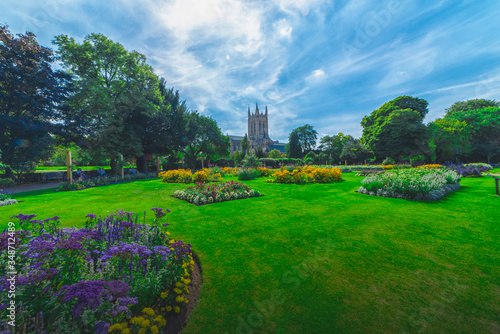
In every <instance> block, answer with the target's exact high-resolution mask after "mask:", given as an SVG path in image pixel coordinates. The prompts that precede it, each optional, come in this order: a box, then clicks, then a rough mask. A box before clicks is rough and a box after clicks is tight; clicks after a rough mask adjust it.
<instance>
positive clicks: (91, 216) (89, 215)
mask: <svg viewBox="0 0 500 334" xmlns="http://www.w3.org/2000/svg"><path fill="white" fill-rule="evenodd" d="M85 217H89V218H90V219H96V218H97V215H94V214H93V213H89V214H88V215H86V216H85Z"/></svg>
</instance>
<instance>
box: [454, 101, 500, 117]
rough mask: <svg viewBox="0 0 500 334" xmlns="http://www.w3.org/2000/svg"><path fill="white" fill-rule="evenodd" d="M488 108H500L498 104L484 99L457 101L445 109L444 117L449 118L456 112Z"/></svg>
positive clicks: (499, 103)
mask: <svg viewBox="0 0 500 334" xmlns="http://www.w3.org/2000/svg"><path fill="white" fill-rule="evenodd" d="M488 107H497V108H499V107H500V102H498V101H495V100H486V99H472V100H467V101H458V102H455V103H453V104H452V105H451V107H449V108H446V109H445V112H446V114H445V116H446V117H450V116H451V115H453V114H454V113H456V112H463V111H470V110H478V109H484V108H488Z"/></svg>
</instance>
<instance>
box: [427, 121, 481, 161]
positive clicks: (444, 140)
mask: <svg viewBox="0 0 500 334" xmlns="http://www.w3.org/2000/svg"><path fill="white" fill-rule="evenodd" d="M427 127H428V129H429V136H430V140H431V145H432V146H433V147H434V150H435V154H434V156H433V157H434V158H433V159H432V160H433V161H435V160H437V161H441V162H444V161H455V159H456V158H461V157H464V156H468V155H469V154H470V153H471V151H472V143H471V138H470V135H471V131H472V127H471V126H469V125H468V124H467V123H466V122H465V121H459V120H457V119H449V118H439V119H436V120H435V121H433V122H431V123H429V124H428V126H427Z"/></svg>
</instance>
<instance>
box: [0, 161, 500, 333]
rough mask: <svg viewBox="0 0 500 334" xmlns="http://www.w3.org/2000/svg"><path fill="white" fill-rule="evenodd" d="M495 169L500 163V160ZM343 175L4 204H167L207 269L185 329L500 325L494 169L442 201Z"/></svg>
mask: <svg viewBox="0 0 500 334" xmlns="http://www.w3.org/2000/svg"><path fill="white" fill-rule="evenodd" d="M496 171H497V172H498V170H496ZM343 177H344V179H345V181H343V182H340V183H335V184H308V185H287V184H269V183H265V182H264V180H263V179H257V180H253V181H245V183H246V184H248V185H249V186H250V187H251V188H255V189H257V190H259V191H260V192H261V193H262V194H264V195H265V196H263V197H257V198H251V199H246V200H238V201H232V202H222V203H216V204H210V205H205V206H199V207H198V206H194V205H192V204H189V203H187V202H184V201H181V200H178V199H175V198H173V197H171V196H170V195H171V194H173V192H174V191H175V190H177V189H182V188H184V187H187V186H188V185H181V184H163V183H161V182H160V181H159V180H146V181H136V182H131V183H124V184H116V185H111V186H106V187H98V188H92V189H86V190H83V191H78V192H64V193H62V192H58V193H54V192H53V191H47V190H41V191H37V192H32V193H24V194H18V195H16V198H17V199H18V200H21V201H24V202H23V203H20V204H16V205H11V206H7V207H0V217H3V219H2V221H8V217H10V216H13V215H15V214H18V213H21V212H22V213H24V214H30V213H35V214H38V215H39V217H42V218H47V217H52V216H54V215H58V216H60V217H61V218H62V220H63V221H64V222H65V225H67V226H81V225H82V224H83V222H84V220H85V219H84V216H85V215H86V214H87V213H96V214H102V215H105V214H106V213H107V212H108V211H109V212H111V211H114V210H116V209H125V210H129V211H135V212H143V211H145V210H147V211H148V212H147V216H148V217H150V218H151V217H152V213H151V212H149V211H150V210H149V208H151V207H154V206H159V207H163V208H168V209H170V210H172V213H170V214H169V215H168V216H167V218H168V221H169V222H170V223H171V224H172V225H171V226H170V227H171V232H172V235H173V236H174V237H176V238H179V239H182V240H183V241H185V242H189V243H192V244H193V246H194V249H195V251H196V253H197V254H198V256H199V257H200V260H201V263H202V268H203V279H204V283H203V286H202V292H201V298H200V300H199V303H198V305H197V308H196V310H195V311H194V313H193V315H192V318H191V319H190V321H189V323H188V325H187V327H186V329H185V331H184V332H185V333H225V332H227V333H238V332H240V333H250V332H252V333H424V332H425V333H496V332H500V325H499V320H500V319H499V315H500V265H499V264H500V242H499V241H498V240H500V224H499V222H500V219H499V213H498V206H499V204H500V196H496V195H495V193H494V192H495V188H494V181H493V179H491V178H489V177H484V178H477V179H470V178H467V179H462V181H461V184H462V189H461V190H459V191H458V192H455V193H453V194H451V195H449V196H447V197H446V198H445V199H443V200H441V201H438V202H417V201H405V200H401V199H393V198H381V197H373V196H368V195H362V194H358V193H356V192H355V190H356V189H357V188H358V187H359V186H360V181H361V179H362V178H361V177H356V176H354V173H349V174H347V173H344V175H343Z"/></svg>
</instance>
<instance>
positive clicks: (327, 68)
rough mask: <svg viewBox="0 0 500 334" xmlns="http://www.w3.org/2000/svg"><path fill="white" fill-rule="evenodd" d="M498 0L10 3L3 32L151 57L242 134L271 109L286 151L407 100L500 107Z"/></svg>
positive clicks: (198, 103) (349, 129) (0, 18)
mask: <svg viewBox="0 0 500 334" xmlns="http://www.w3.org/2000/svg"><path fill="white" fill-rule="evenodd" d="M499 16H500V2H499V1H498V0H481V1H478V0H476V1H474V0H463V1H461V0H449V1H447V0H441V1H439V0H431V1H427V0H425V1H424V0H414V1H410V0H388V1H386V0H381V1H373V0H371V1H368V0H351V1H336V0H267V1H256V0H253V1H250V0H247V1H244V0H108V1H101V0H44V1H39V0H23V1H19V0H1V2H0V24H7V25H8V26H9V29H10V31H11V32H12V33H15V34H17V33H24V32H26V31H31V32H33V33H35V34H36V35H37V38H38V41H39V43H40V44H41V45H43V46H47V47H51V48H52V49H54V48H55V46H54V45H53V44H52V41H53V40H54V36H56V35H60V34H65V35H69V36H71V37H74V38H75V39H76V40H77V41H79V42H81V41H83V39H84V37H85V36H86V35H88V34H90V33H102V34H104V35H105V36H107V37H108V38H110V39H111V40H113V41H114V42H118V43H121V44H122V45H123V46H124V47H125V48H126V49H127V50H129V51H132V50H136V51H138V52H140V53H143V54H144V55H146V57H147V59H148V63H149V64H150V65H151V66H152V67H153V68H154V70H155V73H156V74H157V75H158V76H160V77H163V78H165V79H166V80H167V86H168V87H174V88H175V89H177V90H179V93H180V95H181V98H182V99H184V100H186V105H187V107H188V108H189V109H190V110H197V111H199V112H200V113H201V114H203V115H206V116H210V117H212V118H213V119H214V120H216V121H217V123H218V125H219V127H220V128H221V129H222V132H223V133H225V134H230V135H244V134H245V133H246V132H247V108H248V107H249V106H250V109H251V110H252V111H254V110H255V104H256V103H258V104H259V109H260V110H263V109H264V107H265V106H266V105H267V106H268V110H269V136H270V137H271V138H272V139H273V140H279V141H280V142H286V141H287V138H288V135H289V133H290V132H291V131H292V130H293V129H295V128H297V127H299V126H302V125H304V124H310V125H312V126H313V127H314V129H316V131H317V132H318V134H319V137H320V138H321V137H322V136H324V135H334V134H337V133H339V132H342V133H344V134H350V135H352V136H354V137H360V136H361V134H362V127H361V125H360V122H361V120H362V119H363V117H364V116H366V115H368V114H370V113H371V112H372V111H373V110H376V109H377V108H379V107H380V106H381V105H382V104H384V103H385V102H388V101H390V100H392V99H394V98H396V97H398V96H400V95H411V96H415V97H419V98H423V99H425V100H427V101H428V102H429V113H428V115H427V117H426V119H425V122H426V123H427V122H431V121H433V120H434V119H436V118H439V117H442V116H443V114H444V110H445V108H447V107H449V106H451V105H452V104H453V103H454V102H457V101H465V100H469V99H474V98H486V99H495V100H499V99H500V20H499V19H498V18H499Z"/></svg>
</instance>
